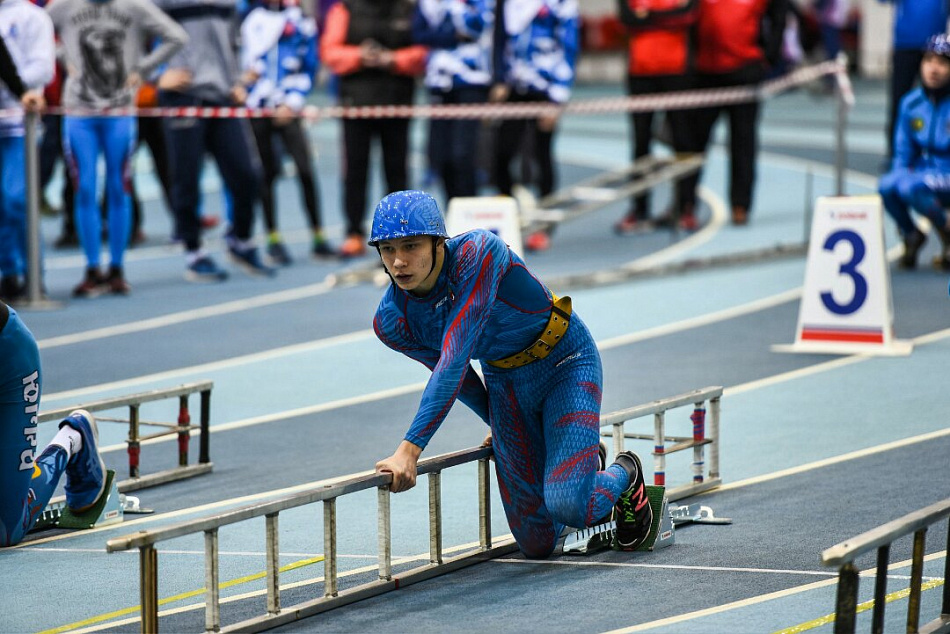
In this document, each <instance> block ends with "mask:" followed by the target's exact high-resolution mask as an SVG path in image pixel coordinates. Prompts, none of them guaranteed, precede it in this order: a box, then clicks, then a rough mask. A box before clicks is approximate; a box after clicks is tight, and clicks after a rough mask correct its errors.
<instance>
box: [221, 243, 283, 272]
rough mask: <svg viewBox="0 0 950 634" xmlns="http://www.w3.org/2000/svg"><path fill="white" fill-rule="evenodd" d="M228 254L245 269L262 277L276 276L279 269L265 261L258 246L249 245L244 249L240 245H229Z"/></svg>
mask: <svg viewBox="0 0 950 634" xmlns="http://www.w3.org/2000/svg"><path fill="white" fill-rule="evenodd" d="M228 255H230V256H231V260H232V261H233V262H234V263H235V264H237V265H238V266H240V267H241V268H242V269H244V270H245V272H247V273H248V274H249V275H259V276H262V277H274V276H275V275H276V274H277V271H276V270H275V269H273V268H271V267H269V266H267V265H266V264H264V263H263V262H261V256H260V255H259V254H258V252H257V247H248V248H245V249H242V248H240V247H238V246H228Z"/></svg>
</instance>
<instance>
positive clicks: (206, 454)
mask: <svg viewBox="0 0 950 634" xmlns="http://www.w3.org/2000/svg"><path fill="white" fill-rule="evenodd" d="M200 424H201V439H200V440H199V441H198V462H200V463H201V464H207V463H209V462H211V390H202V391H201V421H200Z"/></svg>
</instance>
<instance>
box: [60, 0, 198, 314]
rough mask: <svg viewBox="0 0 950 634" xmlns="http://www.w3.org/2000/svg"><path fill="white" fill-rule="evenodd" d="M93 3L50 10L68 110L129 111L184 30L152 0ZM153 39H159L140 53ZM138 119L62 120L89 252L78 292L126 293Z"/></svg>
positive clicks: (65, 2) (64, 2)
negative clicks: (103, 255) (101, 175)
mask: <svg viewBox="0 0 950 634" xmlns="http://www.w3.org/2000/svg"><path fill="white" fill-rule="evenodd" d="M101 6H102V4H101V2H96V0H56V2H53V3H52V4H50V5H49V7H47V11H48V12H49V15H50V18H52V20H53V25H54V26H55V28H56V32H57V33H58V34H59V39H60V42H61V44H62V48H63V56H64V59H65V62H66V71H67V72H66V82H65V85H64V93H65V94H64V97H63V105H64V106H65V107H66V108H68V109H80V108H83V109H92V110H98V109H102V108H127V107H129V106H131V105H133V102H134V99H135V95H136V92H137V91H138V87H139V84H141V82H142V77H143V76H147V75H148V74H149V73H150V72H152V71H153V70H154V69H155V68H156V67H158V65H159V64H161V63H162V62H164V61H165V60H166V59H168V58H169V57H170V56H171V55H172V54H173V53H174V52H175V51H177V50H178V49H180V48H181V47H182V46H183V45H184V43H185V42H186V41H187V36H186V35H185V32H184V30H183V29H182V28H181V27H180V26H178V25H177V24H175V23H174V22H173V21H172V20H171V18H169V17H168V16H167V15H165V14H164V13H162V12H161V11H160V10H159V9H157V8H156V7H155V5H153V4H152V3H151V2H149V1H148V0H110V2H109V11H100V10H99V8H100V7H101ZM149 37H156V38H159V39H160V40H161V42H162V43H161V45H159V46H158V47H157V48H155V50H153V51H152V52H151V53H149V54H147V55H143V54H142V51H143V50H144V48H145V42H146V40H147V38H149ZM135 137H136V134H135V117H134V116H131V115H128V116H114V117H99V116H84V115H76V114H67V115H66V116H65V117H64V118H63V149H64V151H65V153H66V157H67V159H68V161H69V167H70V172H71V175H72V178H73V181H74V186H75V188H76V228H77V229H78V230H79V240H80V242H81V243H82V246H83V250H84V251H85V254H86V273H85V276H84V277H83V280H82V281H81V282H80V283H79V284H78V285H77V286H76V287H75V288H74V289H73V295H74V296H76V297H92V296H95V295H99V294H100V293H102V292H110V293H115V294H121V295H124V294H127V293H128V292H129V291H130V290H131V287H130V286H129V284H128V282H127V281H126V279H125V272H124V269H123V260H124V256H125V249H126V247H127V246H128V242H129V229H130V221H131V215H130V213H131V211H130V208H129V197H128V193H127V191H126V188H125V179H126V175H127V174H128V173H129V170H130V167H129V162H130V161H131V159H132V154H133V152H134V150H135ZM100 153H101V154H102V155H103V156H104V157H105V164H106V200H107V208H108V222H109V256H110V263H109V275H108V277H103V275H102V271H101V270H100V268H99V258H100V251H101V248H102V219H101V217H100V209H99V204H98V200H97V199H98V169H97V167H98V165H97V164H98V160H99V154H100Z"/></svg>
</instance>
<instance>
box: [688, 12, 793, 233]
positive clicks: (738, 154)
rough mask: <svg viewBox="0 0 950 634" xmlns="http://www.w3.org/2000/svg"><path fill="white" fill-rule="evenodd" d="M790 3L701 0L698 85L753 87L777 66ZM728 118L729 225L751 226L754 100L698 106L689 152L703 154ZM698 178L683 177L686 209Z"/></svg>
mask: <svg viewBox="0 0 950 634" xmlns="http://www.w3.org/2000/svg"><path fill="white" fill-rule="evenodd" d="M787 13H788V0H700V3H699V20H698V23H697V39H698V45H697V55H696V70H697V75H696V84H697V86H698V87H699V88H705V89H709V88H731V87H735V86H743V85H749V84H756V83H758V82H760V81H761V80H762V79H763V78H764V77H765V75H766V73H767V71H768V69H769V67H770V66H774V65H776V64H778V63H779V61H780V58H781V52H782V38H783V33H784V31H785V18H786V15H787ZM723 112H725V113H726V114H727V115H728V117H729V201H730V203H731V205H732V224H734V225H745V224H747V223H748V222H749V211H750V209H751V206H752V194H753V188H754V185H755V164H756V160H757V154H758V118H759V103H758V102H757V101H752V102H746V103H738V104H733V105H725V106H712V107H708V108H700V109H699V110H697V111H696V112H695V114H694V115H693V117H692V125H691V130H690V135H691V136H692V139H691V147H690V149H691V150H692V151H693V152H705V151H706V148H707V146H708V144H709V139H710V136H711V134H712V130H713V127H714V126H715V124H716V120H717V119H718V118H719V115H720V114H722V113H723ZM699 178H700V174H699V173H697V174H696V175H694V176H692V177H689V178H686V179H684V183H687V186H686V187H684V189H683V195H684V198H685V199H686V200H685V201H684V203H683V207H684V209H690V208H695V206H696V184H697V183H698V182H699Z"/></svg>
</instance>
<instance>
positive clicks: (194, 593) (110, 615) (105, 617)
mask: <svg viewBox="0 0 950 634" xmlns="http://www.w3.org/2000/svg"><path fill="white" fill-rule="evenodd" d="M321 561H323V555H319V556H317V557H311V558H309V559H301V560H300V561H295V562H293V563H289V564H287V565H286V566H281V567H280V569H279V572H289V571H291V570H297V569H298V568H303V567H304V566H310V565H313V564H316V563H319V562H321ZM266 576H267V573H266V572H255V573H254V574H251V575H245V576H243V577H238V578H237V579H231V580H230V581H225V582H223V583H222V584H220V589H221V590H223V589H225V588H232V587H234V586H238V585H241V584H244V583H250V582H251V581H257V580H258V579H263V578H264V577H266ZM206 591H207V588H201V589H199V590H191V591H189V592H182V593H180V594H174V595H172V596H170V597H165V598H164V599H159V601H158V605H159V606H163V605H168V604H170V603H175V602H177V601H184V600H185V599H191V598H194V597H199V596H201V595H203V594H204V593H205V592H206ZM141 607H142V606H140V605H136V606H133V607H131V608H123V609H121V610H116V611H114V612H107V613H105V614H100V615H98V616H93V617H90V618H88V619H84V620H82V621H76V622H75V623H69V624H67V625H61V626H59V627H56V628H53V629H51V630H43V631H42V632H38V633H37V634H60V633H61V632H68V631H71V630H76V629H79V628H81V627H88V626H90V625H96V624H97V623H102V622H104V621H111V620H112V619H117V618H119V617H120V616H128V615H129V614H135V613H137V612H140V611H141Z"/></svg>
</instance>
